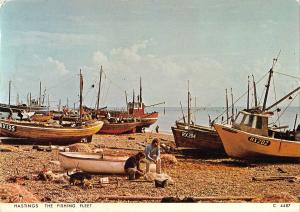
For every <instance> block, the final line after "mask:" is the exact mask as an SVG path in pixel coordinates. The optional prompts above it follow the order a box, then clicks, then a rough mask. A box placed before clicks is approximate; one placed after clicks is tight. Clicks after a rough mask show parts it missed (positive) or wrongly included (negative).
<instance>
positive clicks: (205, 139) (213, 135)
mask: <svg viewBox="0 0 300 212" xmlns="http://www.w3.org/2000/svg"><path fill="white" fill-rule="evenodd" d="M171 129H172V133H173V136H174V140H175V143H176V146H177V147H181V148H191V149H198V150H199V151H202V152H204V153H210V154H225V151H224V147H223V144H222V142H221V140H220V137H219V135H218V133H217V132H216V131H215V129H213V128H210V127H206V126H201V125H190V126H187V125H186V124H183V123H180V124H178V125H177V126H175V127H171Z"/></svg>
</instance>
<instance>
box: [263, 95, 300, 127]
mask: <svg viewBox="0 0 300 212" xmlns="http://www.w3.org/2000/svg"><path fill="white" fill-rule="evenodd" d="M299 94H300V92H298V94H297V95H296V96H295V97H294V98H293V99H292V100H291V101H290V102H289V104H288V105H287V106H286V107H285V108H284V110H283V111H282V113H281V114H280V116H279V117H278V118H277V119H276V120H275V121H274V122H272V123H270V124H269V125H271V124H275V123H276V122H277V121H278V120H279V118H281V116H282V115H283V114H284V112H285V111H286V110H287V108H288V107H289V106H290V105H291V104H292V102H293V101H294V100H295V99H296V97H297V96H299Z"/></svg>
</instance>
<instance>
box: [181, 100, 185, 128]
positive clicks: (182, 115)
mask: <svg viewBox="0 0 300 212" xmlns="http://www.w3.org/2000/svg"><path fill="white" fill-rule="evenodd" d="M180 107H181V113H182V118H183V122H184V123H186V122H185V116H184V113H183V108H182V104H181V101H180Z"/></svg>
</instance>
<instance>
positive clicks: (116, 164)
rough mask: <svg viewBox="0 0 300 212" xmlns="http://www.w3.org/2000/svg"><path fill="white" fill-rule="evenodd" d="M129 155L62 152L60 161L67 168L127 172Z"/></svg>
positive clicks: (98, 172)
mask: <svg viewBox="0 0 300 212" xmlns="http://www.w3.org/2000/svg"><path fill="white" fill-rule="evenodd" d="M127 159H128V157H116V156H104V157H103V158H102V155H99V154H97V153H84V152H60V153H59V161H60V164H61V166H62V167H63V168H64V169H66V170H71V169H74V168H76V169H80V170H82V171H84V172H89V173H95V174H125V171H124V165H125V161H126V160H127Z"/></svg>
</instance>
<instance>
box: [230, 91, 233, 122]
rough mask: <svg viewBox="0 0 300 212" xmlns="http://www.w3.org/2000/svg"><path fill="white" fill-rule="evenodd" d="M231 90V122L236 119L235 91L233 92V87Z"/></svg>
mask: <svg viewBox="0 0 300 212" xmlns="http://www.w3.org/2000/svg"><path fill="white" fill-rule="evenodd" d="M230 92H231V122H233V121H234V103H233V93H232V88H230Z"/></svg>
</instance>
